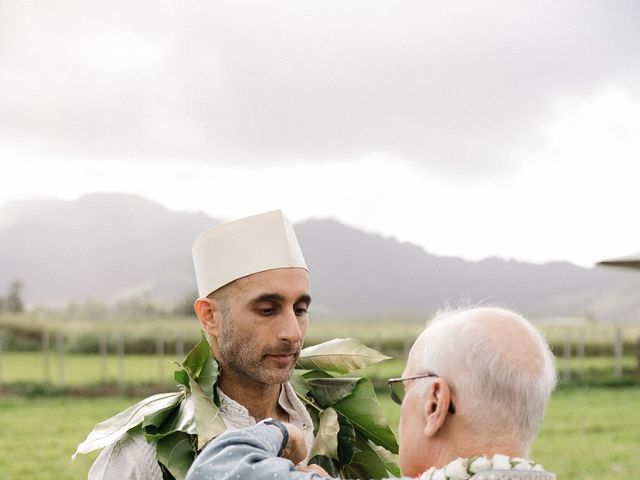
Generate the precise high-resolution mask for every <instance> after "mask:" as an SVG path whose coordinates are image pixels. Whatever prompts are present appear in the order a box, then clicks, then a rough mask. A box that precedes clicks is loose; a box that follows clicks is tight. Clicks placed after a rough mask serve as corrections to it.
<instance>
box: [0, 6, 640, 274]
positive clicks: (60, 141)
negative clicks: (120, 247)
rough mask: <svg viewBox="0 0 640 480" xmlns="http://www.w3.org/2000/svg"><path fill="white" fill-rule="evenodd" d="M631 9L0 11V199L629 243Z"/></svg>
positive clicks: (638, 60)
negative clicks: (146, 203) (280, 214)
mask: <svg viewBox="0 0 640 480" xmlns="http://www.w3.org/2000/svg"><path fill="white" fill-rule="evenodd" d="M638 25H640V3H639V2H637V1H635V0H634V1H631V0H630V1H615V0H607V1H605V0H602V1H599V2H596V1H587V0H579V1H561V2H559V1H537V2H531V1H526V2H525V1H509V2H504V1H501V2H497V1H496V2H490V1H483V2H477V1H473V0H468V1H439V2H436V1H424V0H419V1H398V0H395V1H386V2H380V1H372V0H366V1H347V0H340V1H315V2H310V1H304V0H292V1H270V2H264V1H260V2H258V1H256V2H246V1H237V0H234V1H232V2H215V1H214V2H211V1H207V2H175V1H171V2H169V1H154V2H136V1H131V0H128V1H126V2H124V1H111V2H94V1H86V0H84V1H76V2H65V1H56V2H46V1H41V2H29V1H19V2H16V1H9V0H6V1H4V0H0V162H1V163H2V171H1V172H0V203H5V202H8V201H11V200H13V199H17V198H27V197H31V196H36V195H37V196H45V197H55V198H63V199H74V198H77V197H78V196H79V195H82V194H84V193H90V192H95V191H101V192H127V193H136V194H139V195H142V196H145V197H148V198H151V199H153V200H157V201H159V202H160V203H162V204H164V205H166V206H167V207H169V208H172V209H176V210H203V211H205V212H207V213H209V214H211V215H213V216H215V217H218V218H233V217H237V216H242V215H245V214H252V213H257V212H260V211H263V210H267V209H271V208H282V209H283V210H285V212H286V213H287V214H288V215H289V217H291V218H292V219H293V220H296V221H297V220H301V219H305V218H309V217H334V218H336V219H338V220H341V221H343V222H346V223H348V224H351V225H354V226H357V227H360V228H363V229H365V230H368V231H373V232H379V233H383V234H385V235H393V236H396V237H398V238H400V239H401V240H408V241H412V242H415V243H418V244H420V245H422V246H424V247H425V249H426V250H428V251H429V252H432V253H435V254H441V255H455V256H461V257H464V258H468V259H480V258H483V257H486V256H492V255H497V256H501V257H506V258H517V259H520V260H529V261H534V262H544V261H549V260H569V261H572V262H576V263H579V264H582V265H592V264H593V263H594V262H596V261H598V260H601V259H603V258H605V257H610V256H618V255H624V254H629V253H634V252H637V251H640V222H639V221H638V218H639V215H638V210H639V208H638V207H639V206H640V193H639V191H640V189H639V188H638V185H639V183H640V54H639V52H640V28H638Z"/></svg>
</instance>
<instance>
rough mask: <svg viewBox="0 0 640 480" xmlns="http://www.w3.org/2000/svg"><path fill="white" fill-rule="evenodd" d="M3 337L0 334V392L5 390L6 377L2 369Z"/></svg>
mask: <svg viewBox="0 0 640 480" xmlns="http://www.w3.org/2000/svg"><path fill="white" fill-rule="evenodd" d="M3 340H4V339H3V338H2V335H0V392H2V390H4V377H3V375H2V374H3V371H2V342H3Z"/></svg>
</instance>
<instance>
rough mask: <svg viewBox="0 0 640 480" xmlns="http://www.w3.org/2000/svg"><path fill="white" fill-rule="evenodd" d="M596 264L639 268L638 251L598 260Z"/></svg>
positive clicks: (639, 255)
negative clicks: (624, 255)
mask: <svg viewBox="0 0 640 480" xmlns="http://www.w3.org/2000/svg"><path fill="white" fill-rule="evenodd" d="M598 265H608V266H612V267H627V268H640V253H636V254H635V255H627V256H626V257H619V258H612V259H610V260H603V261H601V262H598Z"/></svg>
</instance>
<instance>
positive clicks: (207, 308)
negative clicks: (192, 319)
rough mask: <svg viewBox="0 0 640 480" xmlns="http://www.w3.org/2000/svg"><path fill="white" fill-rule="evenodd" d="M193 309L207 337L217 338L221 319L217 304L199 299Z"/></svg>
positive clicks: (206, 299)
mask: <svg viewBox="0 0 640 480" xmlns="http://www.w3.org/2000/svg"><path fill="white" fill-rule="evenodd" d="M193 309H194V310H195V312H196V315H197V316H198V320H199V321H200V325H201V326H202V329H203V330H204V331H205V332H206V333H207V334H208V335H209V338H210V339H211V338H212V337H215V338H218V332H219V329H220V318H221V310H220V305H219V304H218V302H216V301H215V300H210V299H208V298H205V297H200V298H198V299H197V300H196V302H195V303H194V304H193Z"/></svg>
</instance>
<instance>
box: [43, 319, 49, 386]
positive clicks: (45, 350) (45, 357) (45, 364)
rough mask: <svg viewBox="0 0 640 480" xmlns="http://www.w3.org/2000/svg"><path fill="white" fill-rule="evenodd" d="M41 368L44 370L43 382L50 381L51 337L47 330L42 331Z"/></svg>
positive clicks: (47, 382)
mask: <svg viewBox="0 0 640 480" xmlns="http://www.w3.org/2000/svg"><path fill="white" fill-rule="evenodd" d="M42 369H43V372H44V382H45V383H46V384H50V383H51V339H50V338H49V330H45V331H44V332H42Z"/></svg>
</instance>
